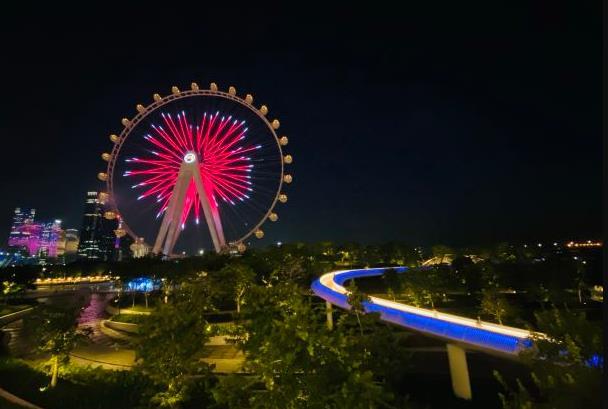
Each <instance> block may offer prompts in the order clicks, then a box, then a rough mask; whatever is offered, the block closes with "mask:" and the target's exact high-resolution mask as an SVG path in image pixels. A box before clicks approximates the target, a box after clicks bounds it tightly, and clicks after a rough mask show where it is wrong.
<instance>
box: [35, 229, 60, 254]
mask: <svg viewBox="0 0 608 409" xmlns="http://www.w3.org/2000/svg"><path fill="white" fill-rule="evenodd" d="M40 226H41V233H40V248H39V250H38V256H39V258H40V259H41V260H45V261H46V260H48V259H56V258H57V256H58V253H57V246H58V244H59V239H60V238H61V235H62V231H63V230H62V228H61V220H55V221H52V222H48V223H40Z"/></svg>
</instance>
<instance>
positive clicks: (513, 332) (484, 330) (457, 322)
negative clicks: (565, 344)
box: [311, 267, 532, 355]
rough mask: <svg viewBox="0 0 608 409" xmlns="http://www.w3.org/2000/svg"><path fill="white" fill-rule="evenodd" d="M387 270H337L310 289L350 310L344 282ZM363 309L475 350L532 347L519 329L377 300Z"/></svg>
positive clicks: (515, 351) (510, 350) (526, 333)
mask: <svg viewBox="0 0 608 409" xmlns="http://www.w3.org/2000/svg"><path fill="white" fill-rule="evenodd" d="M388 269H389V268H370V269H359V270H344V271H336V272H332V273H328V274H324V275H323V276H321V277H320V278H319V279H317V280H315V281H314V282H313V283H312V286H311V288H312V290H313V292H314V293H315V294H316V295H318V296H319V297H321V298H323V299H324V300H326V301H328V302H330V303H332V304H334V305H337V306H339V307H342V308H345V309H349V308H350V305H349V304H348V290H346V289H345V288H344V287H343V284H344V282H346V281H347V280H351V279H355V278H361V277H371V276H379V275H382V274H384V272H385V271H386V270H388ZM393 269H395V270H396V271H397V272H399V273H403V272H405V271H407V267H393ZM363 307H364V308H365V311H367V312H377V313H379V314H380V318H381V319H382V320H384V321H387V322H392V323H394V324H397V325H400V326H402V327H405V328H409V329H413V330H416V331H420V332H422V333H425V334H427V335H432V336H436V337H440V338H442V339H445V340H446V341H453V342H458V343H461V344H464V345H467V346H469V347H473V348H475V349H485V350H490V351H495V352H500V353H506V354H509V355H517V354H518V353H519V351H520V350H522V349H525V348H529V347H530V346H532V340H531V333H530V332H529V331H527V330H523V329H519V328H512V327H507V326H504V325H498V324H493V323H489V322H482V321H478V320H474V319H470V318H465V317H460V316H457V315H452V314H446V313H441V312H438V311H434V310H429V309H424V308H418V307H414V306H411V305H405V304H401V303H397V302H393V301H389V300H385V299H383V298H378V297H370V301H369V302H367V301H366V302H364V303H363Z"/></svg>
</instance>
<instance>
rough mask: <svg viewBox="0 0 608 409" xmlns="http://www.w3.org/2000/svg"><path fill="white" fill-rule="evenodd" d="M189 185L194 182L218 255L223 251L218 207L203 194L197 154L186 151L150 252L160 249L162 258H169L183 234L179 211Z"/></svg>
mask: <svg viewBox="0 0 608 409" xmlns="http://www.w3.org/2000/svg"><path fill="white" fill-rule="evenodd" d="M191 182H194V187H195V189H196V193H197V194H198V197H199V199H200V202H201V206H202V208H203V214H204V215H205V221H206V222H207V226H208V227H209V233H210V234H211V241H212V242H213V247H214V248H215V251H216V252H218V253H219V252H220V251H222V250H223V249H225V248H226V240H225V238H224V230H223V229H222V221H221V219H220V215H219V212H218V209H217V206H212V205H211V203H210V202H209V195H208V194H207V192H206V191H205V186H204V184H203V178H202V176H201V170H200V163H199V161H198V158H197V155H196V153H194V152H188V153H186V155H185V156H184V159H183V161H182V163H181V166H180V169H179V174H178V176H177V181H176V183H175V187H174V188H173V192H172V193H171V200H170V201H169V206H168V207H167V210H166V211H165V215H164V217H163V222H162V224H161V226H160V230H159V231H158V236H156V241H155V242H154V247H153V249H152V253H154V254H159V253H160V252H161V248H162V254H163V255H165V256H171V254H172V253H173V248H174V247H175V243H176V242H177V239H178V237H179V234H180V233H181V231H182V220H181V218H182V211H183V208H184V202H185V200H186V196H187V192H188V187H189V186H190V183H191Z"/></svg>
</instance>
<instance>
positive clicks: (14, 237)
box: [8, 207, 61, 259]
mask: <svg viewBox="0 0 608 409" xmlns="http://www.w3.org/2000/svg"><path fill="white" fill-rule="evenodd" d="M35 217H36V210H35V209H21V208H20V207H18V208H16V209H15V214H14V216H13V225H12V227H11V232H10V235H9V238H8V247H9V251H12V252H14V253H19V254H21V255H22V256H29V257H36V258H42V259H48V258H56V257H57V256H58V254H57V245H58V242H59V240H60V237H61V220H55V221H53V222H49V223H36V222H35Z"/></svg>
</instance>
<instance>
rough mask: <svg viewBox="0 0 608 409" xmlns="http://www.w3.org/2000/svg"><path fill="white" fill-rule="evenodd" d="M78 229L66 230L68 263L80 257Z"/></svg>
mask: <svg viewBox="0 0 608 409" xmlns="http://www.w3.org/2000/svg"><path fill="white" fill-rule="evenodd" d="M78 242H79V239H78V230H76V229H66V230H65V253H64V260H65V262H66V263H71V262H72V261H75V260H76V258H77V257H78Z"/></svg>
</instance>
